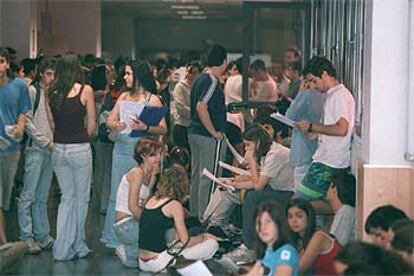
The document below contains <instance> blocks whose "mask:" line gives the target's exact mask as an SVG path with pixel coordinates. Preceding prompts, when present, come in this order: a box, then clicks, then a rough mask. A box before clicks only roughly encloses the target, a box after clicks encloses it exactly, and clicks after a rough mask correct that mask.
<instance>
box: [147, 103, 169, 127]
mask: <svg viewBox="0 0 414 276" xmlns="http://www.w3.org/2000/svg"><path fill="white" fill-rule="evenodd" d="M150 104H151V106H158V107H162V106H163V105H162V102H161V100H160V98H159V97H158V96H156V97H151V101H150ZM148 133H151V134H155V135H164V134H166V133H167V123H166V122H165V118H163V119H162V120H161V121H160V123H159V124H158V126H152V127H150V128H149V129H148Z"/></svg>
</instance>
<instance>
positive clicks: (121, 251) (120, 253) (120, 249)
mask: <svg viewBox="0 0 414 276" xmlns="http://www.w3.org/2000/svg"><path fill="white" fill-rule="evenodd" d="M115 254H116V256H117V257H118V259H119V260H120V261H121V263H125V262H126V260H127V257H126V252H125V246H123V245H118V246H117V247H116V248H115Z"/></svg>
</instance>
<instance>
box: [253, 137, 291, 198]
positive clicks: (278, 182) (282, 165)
mask: <svg viewBox="0 0 414 276" xmlns="http://www.w3.org/2000/svg"><path fill="white" fill-rule="evenodd" d="M289 155H290V150H289V149H288V148H286V147H284V146H282V145H281V144H278V143H276V142H273V144H272V146H271V147H270V150H269V151H268V152H267V154H266V156H265V157H264V158H263V159H262V160H261V162H260V163H261V164H260V175H263V176H267V177H269V183H268V184H269V186H270V187H271V188H272V189H273V190H276V191H294V189H295V186H294V183H293V167H292V165H291V164H290V163H289Z"/></svg>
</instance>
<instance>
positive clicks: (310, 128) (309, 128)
mask: <svg viewBox="0 0 414 276" xmlns="http://www.w3.org/2000/svg"><path fill="white" fill-rule="evenodd" d="M308 132H312V123H310V124H309V127H308Z"/></svg>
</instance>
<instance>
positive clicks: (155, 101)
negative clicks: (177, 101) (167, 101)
mask: <svg viewBox="0 0 414 276" xmlns="http://www.w3.org/2000/svg"><path fill="white" fill-rule="evenodd" d="M149 104H150V105H152V106H162V101H161V98H160V96H158V95H155V94H152V95H151V98H150V99H149Z"/></svg>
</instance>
